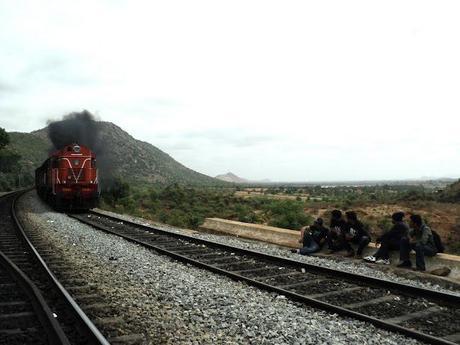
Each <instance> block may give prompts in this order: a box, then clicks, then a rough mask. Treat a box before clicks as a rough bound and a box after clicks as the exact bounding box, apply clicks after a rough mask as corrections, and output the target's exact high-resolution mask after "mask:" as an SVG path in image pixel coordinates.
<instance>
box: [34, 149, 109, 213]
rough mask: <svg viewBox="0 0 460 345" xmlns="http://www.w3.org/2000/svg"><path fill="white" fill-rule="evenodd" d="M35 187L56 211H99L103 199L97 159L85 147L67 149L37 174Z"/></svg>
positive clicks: (39, 169)
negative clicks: (97, 209)
mask: <svg viewBox="0 0 460 345" xmlns="http://www.w3.org/2000/svg"><path fill="white" fill-rule="evenodd" d="M35 187H36V189H37V193H38V195H39V196H40V197H41V198H42V199H43V200H45V201H46V202H48V203H49V204H51V205H52V206H54V207H55V208H57V209H64V210H87V209H90V208H93V207H96V206H97V204H98V201H99V196H100V189H99V182H98V171H97V167H96V155H95V154H94V152H92V151H91V150H90V149H89V148H88V147H86V146H83V145H78V144H70V145H66V146H64V147H63V148H61V149H60V150H58V151H56V152H54V153H52V154H51V155H50V157H49V158H48V159H47V160H46V161H45V162H44V163H43V164H42V165H41V166H40V167H39V168H38V169H37V170H35Z"/></svg>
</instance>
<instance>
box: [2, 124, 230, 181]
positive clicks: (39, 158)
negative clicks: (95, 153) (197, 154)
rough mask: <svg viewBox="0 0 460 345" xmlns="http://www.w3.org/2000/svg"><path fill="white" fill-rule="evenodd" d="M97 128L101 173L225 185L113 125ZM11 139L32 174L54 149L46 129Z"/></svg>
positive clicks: (15, 133)
mask: <svg viewBox="0 0 460 345" xmlns="http://www.w3.org/2000/svg"><path fill="white" fill-rule="evenodd" d="M97 125H98V126H99V135H100V137H99V139H100V143H101V147H103V149H104V150H103V153H102V154H100V155H99V158H100V162H105V163H104V166H100V170H103V169H110V175H112V176H120V177H122V178H124V179H127V180H130V181H133V180H136V181H139V182H147V183H157V184H170V183H180V184H193V185H219V184H223V182H222V181H220V180H217V179H214V178H212V177H210V176H207V175H204V174H201V173H198V172H196V171H194V170H192V169H189V168H187V167H186V166H184V165H182V164H181V163H179V162H177V161H176V160H175V159H174V158H172V157H171V156H170V155H168V154H167V153H165V152H163V151H161V150H160V149H158V148H157V147H155V146H153V145H152V144H150V143H147V142H144V141H140V140H137V139H135V138H133V137H132V136H131V135H130V134H128V133H127V132H125V131H124V130H122V129H121V128H120V127H118V126H116V125H115V124H113V123H111V122H103V121H99V122H97ZM9 135H10V138H11V147H12V148H13V149H14V150H15V151H17V152H18V153H19V154H20V155H21V156H22V160H21V162H20V164H21V166H22V167H23V169H27V170H28V171H29V170H30V171H31V172H33V170H34V169H35V168H37V167H38V166H39V165H40V164H41V163H42V162H43V161H44V160H45V159H46V158H47V157H48V153H49V151H50V150H51V148H52V144H51V141H50V140H49V138H48V129H47V127H45V128H42V129H39V130H36V131H33V132H31V133H18V132H11V133H9ZM102 156H103V157H102ZM107 162H108V164H107ZM107 172H108V171H107Z"/></svg>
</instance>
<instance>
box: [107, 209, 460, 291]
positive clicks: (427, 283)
mask: <svg viewBox="0 0 460 345" xmlns="http://www.w3.org/2000/svg"><path fill="white" fill-rule="evenodd" d="M98 211H99V212H102V213H105V214H107V215H112V216H115V217H118V218H120V219H125V220H127V221H131V222H134V223H138V224H142V225H148V226H154V227H155V228H158V229H161V230H165V231H171V232H175V233H186V234H187V235H189V236H192V237H196V238H200V239H205V240H210V241H214V242H219V243H223V244H227V245H231V246H235V247H238V248H243V249H252V250H256V251H260V252H265V253H267V254H271V255H277V256H281V257H286V258H289V259H293V260H297V261H300V262H305V263H308V264H311V265H315V266H321V267H327V268H333V269H337V270H341V271H344V272H350V273H354V274H360V275H364V276H369V277H374V278H379V279H386V280H390V281H394V282H398V283H402V284H408V285H412V286H417V287H421V288H426V289H430V290H437V291H442V292H448V293H453V294H456V295H459V296H460V290H459V289H458V287H457V286H458V284H455V285H453V284H449V283H447V284H446V285H447V287H445V286H440V285H439V284H437V283H436V282H432V281H431V280H430V279H426V278H425V280H424V281H423V280H420V279H424V278H423V277H422V278H420V277H417V278H415V279H412V278H406V277H403V276H401V275H396V274H395V273H393V272H389V271H383V270H381V268H385V267H380V266H379V265H376V264H366V263H365V262H364V261H362V260H360V261H356V260H351V259H349V258H345V259H344V260H343V259H341V258H339V257H334V256H331V257H324V256H323V257H321V256H306V255H299V254H296V253H291V252H290V250H288V249H286V248H283V247H280V246H277V245H275V244H271V243H266V242H260V241H255V240H249V239H243V238H237V237H233V236H227V235H220V234H219V235H215V234H210V233H203V232H198V231H193V230H189V229H180V228H177V227H173V226H170V225H167V224H162V223H157V222H154V221H147V220H145V219H142V218H138V217H133V216H129V215H123V214H118V213H113V212H110V211H105V210H98ZM430 278H431V279H439V278H436V277H430Z"/></svg>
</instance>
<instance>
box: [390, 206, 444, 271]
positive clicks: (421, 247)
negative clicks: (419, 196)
mask: <svg viewBox="0 0 460 345" xmlns="http://www.w3.org/2000/svg"><path fill="white" fill-rule="evenodd" d="M409 224H410V227H411V229H410V231H409V236H407V237H403V238H402V239H401V250H400V254H399V255H400V260H401V262H400V263H399V264H398V267H405V268H411V267H412V262H411V261H410V259H409V253H410V251H411V250H412V249H413V250H414V251H415V266H416V270H417V271H425V255H427V256H435V255H436V253H437V250H436V245H435V244H434V240H433V233H432V232H431V229H430V227H429V226H427V225H426V224H425V223H424V222H423V220H422V217H421V216H420V215H418V214H413V215H411V216H410V222H409Z"/></svg>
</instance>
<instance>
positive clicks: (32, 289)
mask: <svg viewBox="0 0 460 345" xmlns="http://www.w3.org/2000/svg"><path fill="white" fill-rule="evenodd" d="M22 193H24V191H22V192H15V193H10V194H7V195H3V196H2V197H0V217H1V224H0V225H1V226H0V251H1V253H2V254H0V264H1V267H2V268H3V272H2V273H0V277H2V278H3V279H5V280H6V281H7V282H6V283H5V284H6V285H7V286H6V287H7V289H8V290H9V292H11V293H12V295H11V296H9V294H7V293H4V292H6V291H7V290H5V289H1V290H2V291H3V292H2V293H1V294H0V296H1V297H2V299H3V298H4V299H5V300H6V301H5V302H3V304H2V303H1V301H0V312H1V314H0V320H3V319H5V320H6V319H8V322H7V323H5V325H4V326H5V331H4V332H3V333H2V329H1V327H0V340H1V341H0V343H7V344H10V343H11V344H15V343H18V344H40V343H41V341H42V340H43V341H44V342H43V343H50V344H72V345H73V344H97V345H99V344H104V345H108V344H109V343H108V342H107V340H106V339H105V338H104V337H103V336H102V335H101V334H100V332H99V331H98V329H97V328H96V327H95V326H94V325H93V324H92V322H91V321H90V320H89V319H88V318H87V316H86V315H85V313H83V312H82V310H81V309H80V308H79V306H78V305H77V304H76V303H75V301H74V300H73V299H72V298H71V297H70V295H69V294H68V292H67V291H66V290H65V289H64V288H63V287H62V285H61V283H60V282H59V281H58V280H57V279H56V277H55V276H54V274H53V273H52V272H51V271H50V269H49V268H48V266H47V265H46V263H45V262H44V261H43V259H42V258H41V257H40V255H39V254H38V252H37V251H36V249H35V248H34V247H33V246H32V244H31V242H30V241H29V239H28V238H27V236H26V235H25V233H24V229H23V228H22V226H21V224H20V222H19V220H18V218H17V216H16V210H15V202H16V199H17V198H18V197H19V196H20V195H21V194H22ZM8 279H9V280H8ZM16 286H19V287H20V288H21V290H22V291H23V292H20V293H19V294H16V295H15V294H14V293H15V292H16V291H14V288H15V287H16ZM24 296H28V297H29V301H27V300H24ZM43 296H44V297H43ZM11 303H13V304H11ZM1 307H4V308H3V309H2V308H1ZM21 308H23V309H24V310H25V311H24V312H21V311H20V310H22V309H21ZM32 310H33V311H34V312H35V316H33V315H31V313H32ZM16 311H18V312H16ZM12 315H13V316H14V317H16V320H13V319H12V318H11V316H12ZM21 317H22V318H21ZM24 319H25V320H24ZM24 322H25V323H24ZM28 322H32V323H34V322H35V325H32V324H30V327H29V324H28ZM37 322H38V323H37ZM0 326H3V325H2V323H1V322H0ZM15 327H16V328H15ZM18 329H19V331H18ZM21 330H25V333H26V334H25V335H24V337H23V340H21V341H19V342H15V339H17V338H15V336H16V335H17V336H19V337H21V336H22V335H21ZM43 330H44V331H45V334H43V333H42V331H43ZM34 334H36V335H37V336H38V338H34ZM28 335H30V336H28ZM8 336H12V337H13V338H11V339H9V340H8V341H7V339H6V338H5V342H3V340H4V339H3V337H8Z"/></svg>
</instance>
